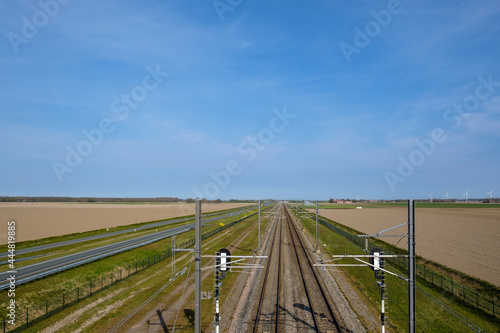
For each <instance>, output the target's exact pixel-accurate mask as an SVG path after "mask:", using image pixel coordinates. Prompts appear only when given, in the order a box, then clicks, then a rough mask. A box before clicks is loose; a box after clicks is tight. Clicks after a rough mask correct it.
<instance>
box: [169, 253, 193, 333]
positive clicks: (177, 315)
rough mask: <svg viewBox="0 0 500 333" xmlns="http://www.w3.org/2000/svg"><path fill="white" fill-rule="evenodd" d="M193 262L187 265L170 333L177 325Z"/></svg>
mask: <svg viewBox="0 0 500 333" xmlns="http://www.w3.org/2000/svg"><path fill="white" fill-rule="evenodd" d="M193 257H194V252H193ZM193 262H194V261H192V262H191V264H190V265H189V268H188V272H187V274H186V281H184V287H183V288H182V295H181V300H180V301H179V307H178V308H177V314H176V315H175V321H174V326H173V327H172V333H174V332H175V325H176V324H177V318H178V317H179V311H180V309H181V306H182V301H183V299H184V292H185V291H186V285H187V282H188V279H189V272H190V271H191V266H193Z"/></svg>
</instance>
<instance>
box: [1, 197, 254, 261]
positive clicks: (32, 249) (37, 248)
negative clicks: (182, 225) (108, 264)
mask: <svg viewBox="0 0 500 333" xmlns="http://www.w3.org/2000/svg"><path fill="white" fill-rule="evenodd" d="M252 208H254V207H253V206H250V207H244V208H243V209H240V210H237V211H234V212H229V213H227V214H225V215H223V216H221V218H222V217H228V216H232V215H238V214H241V213H243V212H246V211H248V210H250V209H252ZM217 214H220V213H211V214H204V215H203V217H204V218H205V217H208V216H213V215H217ZM189 220H194V216H193V217H185V218H178V219H175V220H165V221H160V222H154V223H148V224H146V225H143V226H140V227H136V228H130V229H125V230H120V231H114V232H109V233H105V234H101V235H95V236H89V237H82V238H78V239H73V240H69V241H63V242H58V243H52V244H47V245H40V246H33V247H30V248H26V249H21V250H16V255H20V254H25V253H30V252H35V251H40V250H46V249H51V248H55V247H59V246H64V245H71V244H77V243H81V242H87V241H91V240H96V239H100V238H105V237H111V236H116V235H121V234H125V233H128V232H134V231H136V230H143V229H149V228H156V227H161V226H164V225H168V224H173V223H178V222H185V221H189ZM8 254H9V253H8V252H3V253H0V258H7V256H8Z"/></svg>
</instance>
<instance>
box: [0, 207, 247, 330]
mask: <svg viewBox="0 0 500 333" xmlns="http://www.w3.org/2000/svg"><path fill="white" fill-rule="evenodd" d="M256 214H257V213H252V214H250V215H247V216H245V217H243V218H241V219H238V220H236V221H233V222H230V223H228V224H226V225H224V226H221V227H218V228H216V229H214V230H211V231H207V232H205V233H203V234H202V239H207V238H209V237H212V236H213V235H215V234H217V233H219V232H221V231H223V230H225V229H227V228H230V227H232V226H234V225H235V224H237V223H239V222H242V221H244V220H246V219H248V218H250V217H251V216H254V215H256ZM190 229H194V227H193V228H190ZM186 231H188V230H185V231H183V232H186ZM171 236H172V235H169V236H164V237H163V236H162V237H159V238H158V239H156V240H149V241H147V242H144V243H152V242H153V241H158V240H160V238H161V239H163V238H167V237H171ZM194 242H195V239H194V238H191V239H189V240H187V241H184V242H182V243H180V244H177V245H176V247H177V248H183V249H186V248H189V247H192V246H194ZM141 244H142V243H141ZM144 245H147V244H143V245H140V246H144ZM136 247H139V244H136V245H134V246H130V247H129V250H130V249H132V248H136ZM120 250H121V251H120V252H123V251H125V250H124V249H120ZM112 252H116V253H118V252H117V250H116V251H112ZM116 253H114V254H116ZM110 255H112V254H111V252H110V253H109V254H108V253H107V254H106V255H103V256H102V258H104V257H107V256H110ZM171 256H172V251H171V249H167V250H165V251H162V252H159V253H156V254H154V255H153V256H150V257H147V258H145V259H142V260H140V261H136V262H135V263H133V264H130V265H128V267H126V268H124V267H120V268H119V269H117V270H114V271H113V272H112V273H107V274H105V275H103V276H101V277H99V278H97V279H94V280H91V281H88V282H85V283H82V284H81V285H80V286H79V287H76V288H73V289H71V290H69V291H65V292H63V293H61V294H58V295H56V296H54V297H51V298H49V299H46V300H45V302H40V303H37V304H29V307H25V308H22V310H21V308H20V307H17V313H16V317H17V319H16V321H17V323H18V324H16V325H10V324H8V320H9V319H8V318H6V317H4V318H3V320H2V325H1V326H2V331H3V332H4V333H5V332H19V331H22V330H24V329H27V328H29V327H30V325H34V324H35V323H38V322H40V321H43V320H44V319H47V318H49V317H50V316H53V315H54V314H56V313H58V312H60V311H62V310H64V309H66V308H67V307H69V306H71V305H74V304H77V303H79V302H81V301H82V300H84V299H86V298H88V297H90V296H92V295H94V294H95V293H97V292H100V291H102V290H105V289H106V288H108V287H110V286H112V285H114V284H116V283H117V282H120V281H122V280H125V279H127V278H129V277H130V276H132V275H134V274H136V273H138V272H140V271H142V270H144V269H146V268H148V267H151V266H153V265H154V264H157V263H159V262H160V261H163V260H165V259H167V258H170V257H171ZM93 260H96V259H93ZM89 262H90V261H89ZM81 264H82V263H78V265H81ZM78 265H75V267H76V266H78ZM68 266H70V265H68ZM54 271H55V272H53V273H52V274H54V273H57V269H55V270H54ZM41 277H43V276H40V277H39V278H41ZM16 303H17V302H16ZM5 308H6V307H4V309H5ZM21 311H23V313H21ZM21 318H22V319H21Z"/></svg>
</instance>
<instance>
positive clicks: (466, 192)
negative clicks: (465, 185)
mask: <svg viewBox="0 0 500 333" xmlns="http://www.w3.org/2000/svg"><path fill="white" fill-rule="evenodd" d="M464 195H465V202H469V190H467V191H465V194H464Z"/></svg>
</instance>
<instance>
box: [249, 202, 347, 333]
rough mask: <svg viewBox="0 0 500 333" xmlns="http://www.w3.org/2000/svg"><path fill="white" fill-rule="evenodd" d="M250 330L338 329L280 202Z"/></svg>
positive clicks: (312, 269)
mask: <svg viewBox="0 0 500 333" xmlns="http://www.w3.org/2000/svg"><path fill="white" fill-rule="evenodd" d="M274 224H275V227H274V235H273V240H272V243H271V249H270V252H269V259H268V265H267V267H266V272H265V276H264V281H263V286H262V292H261V295H260V299H259V303H258V308H257V315H256V316H255V321H254V329H253V332H304V331H308V332H342V329H341V327H340V325H339V323H338V321H337V318H336V316H335V314H334V311H333V308H332V306H331V304H330V301H329V297H328V295H327V294H326V292H325V291H324V288H323V286H322V283H321V280H320V278H319V276H318V273H317V272H316V268H315V267H314V266H313V263H312V259H311V257H310V254H309V252H311V250H310V249H307V248H306V247H305V246H304V243H303V241H302V240H301V238H300V235H299V233H298V230H297V228H296V227H295V224H294V222H293V220H292V217H291V215H290V214H289V212H288V210H287V208H286V207H285V205H284V204H282V205H281V207H279V208H278V211H277V214H276V217H275V223H274Z"/></svg>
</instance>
